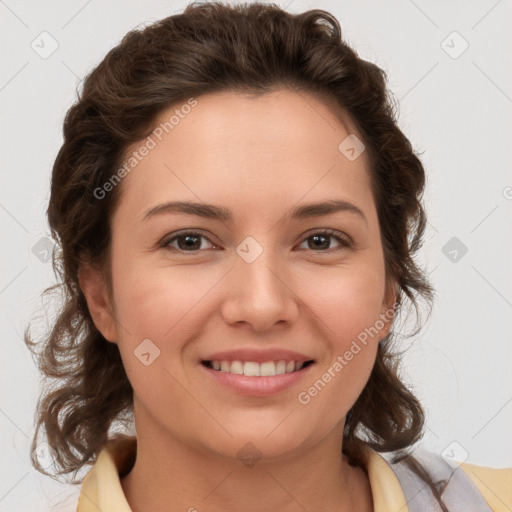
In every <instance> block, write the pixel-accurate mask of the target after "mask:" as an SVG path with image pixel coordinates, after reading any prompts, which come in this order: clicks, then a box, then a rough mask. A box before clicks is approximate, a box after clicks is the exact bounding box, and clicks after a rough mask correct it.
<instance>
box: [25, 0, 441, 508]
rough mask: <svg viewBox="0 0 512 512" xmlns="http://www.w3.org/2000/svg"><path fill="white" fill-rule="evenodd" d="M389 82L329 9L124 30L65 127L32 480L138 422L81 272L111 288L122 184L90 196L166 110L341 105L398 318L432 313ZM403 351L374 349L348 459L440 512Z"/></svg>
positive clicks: (216, 13) (419, 218) (236, 9)
mask: <svg viewBox="0 0 512 512" xmlns="http://www.w3.org/2000/svg"><path fill="white" fill-rule="evenodd" d="M386 80H387V75H386V73H385V72H384V71H383V70H382V69H380V68H379V67H378V66H376V65H375V64H373V63H371V62H368V61H366V60H363V59H362V58H360V57H359V56H358V55H357V53H356V52H355V51H354V50H353V49H352V48H351V47H349V46H348V44H347V43H346V42H345V41H344V40H343V38H342V36H341V28H340V25H339V23H338V21H337V20H336V19H335V18H334V17H333V15H332V14H330V13H328V12H326V11H323V10H319V9H315V10H309V11H307V12H304V13H301V14H291V13H288V12H285V11H284V10H282V9H281V8H280V7H278V6H277V5H274V4H259V3H252V4H244V5H236V6H229V5H226V4H222V3H217V2H212V3H207V4H197V3H192V4H190V5H188V6H187V7H186V9H185V10H184V12H183V13H181V14H178V15H173V16H169V17H167V18H165V19H162V20H160V21H158V22H156V23H153V24H152V25H149V26H147V27H145V28H143V29H136V30H132V31H130V32H129V33H127V34H126V35H125V37H124V38H123V39H122V41H121V43H120V44H119V45H117V46H116V47H115V48H113V49H112V50H111V51H109V53H108V54H107V55H106V56H105V58H104V59H103V61H102V62H101V63H100V64H99V65H98V66H97V67H96V68H95V69H94V70H93V71H92V72H90V73H89V74H88V76H87V77H86V78H85V80H84V82H83V87H82V90H81V91H80V92H79V93H78V99H77V101H76V102H75V104H74V105H73V106H72V107H71V108H70V109H69V110H68V112H67V114H66V117H65V120H64V127H63V135H64V142H63V144H62V147H61V148H60V151H59V153H58V155H57V158H56V160H55V163H54V166H53V172H52V181H51V197H50V201H49V206H48V212H47V213H48V220H49V225H50V228H51V234H52V236H53V238H54V239H55V242H56V247H57V250H56V251H55V253H54V259H53V265H54V270H55V272H56V275H57V277H58V284H56V285H55V286H53V287H51V288H49V289H48V290H46V291H45V293H48V292H50V291H58V290H60V291H61V292H62V295H63V304H62V307H61V309H60V310H59V312H58V316H57V318H56V321H55V323H54V324H53V327H52V329H51V330H50V332H49V333H48V334H47V335H46V336H45V337H44V339H43V340H42V344H41V345H42V349H41V350H39V351H36V348H35V347H36V346H37V345H36V343H34V342H33V341H32V340H31V336H30V335H29V331H30V326H29V327H28V328H27V331H26V334H25V342H26V343H27V345H28V346H29V348H30V349H31V350H32V351H33V352H34V354H36V356H37V364H38V366H39V368H40V372H41V373H42V374H43V375H44V376H45V377H46V379H47V380H49V379H53V381H54V386H51V385H50V383H48V384H47V385H46V386H44V387H43V391H42V393H41V396H40V398H39V402H38V408H37V413H36V416H37V425H36V431H35V435H34V438H33V443H32V450H33V454H32V463H33V465H34V467H35V468H36V469H37V470H38V471H40V472H41V473H44V474H46V475H49V476H52V477H53V476H54V475H63V474H66V473H70V472H72V471H78V470H79V469H81V468H82V467H83V466H84V465H85V464H90V463H91V462H92V461H94V460H96V457H97V455H98V454H99V452H100V451H101V449H102V448H103V447H104V445H105V444H106V442H107V441H108V440H110V439H113V438H115V437H116V435H119V433H117V434H114V433H113V427H114V426H115V425H116V424H119V422H121V423H123V424H124V425H128V424H130V422H131V421H132V418H133V390H132V387H131V385H130V382H129V380H128V378H127V376H126V373H125V370H124V367H123V364H122V360H121V357H120V353H119V349H118V346H117V345H116V344H114V343H108V342H107V341H106V340H105V338H104V337H103V336H102V334H101V333H100V332H99V331H98V329H97V328H96V327H95V325H94V323H93V320H92V318H91V315H90V313H89V310H88V307H87V303H86V300H85V297H84V294H83V293H82V291H81V288H80V285H79V280H78V271H79V268H80V265H81V264H83V262H86V261H87V262H90V263H92V264H94V265H96V266H97V267H98V268H101V269H102V270H103V271H104V273H105V276H106V278H107V282H110V277H109V265H110V260H109V248H110V239H111V231H110V223H109V221H110V219H111V216H112V213H113V211H114V209H115V208H116V205H117V204H118V201H119V199H120V197H121V194H122V184H120V185H119V186H116V187H114V189H113V190H112V191H111V192H110V193H109V194H107V195H106V197H105V198H103V199H101V200H100V199H98V198H97V194H95V190H97V189H98V188H99V187H102V185H103V184H104V183H105V182H106V181H107V180H108V179H109V178H110V177H111V176H112V175H113V171H114V170H115V169H118V168H119V167H120V165H122V162H123V161H124V159H125V156H126V153H127V150H128V148H129V147H130V146H131V145H133V144H134V143H136V142H137V141H140V140H141V139H142V138H143V137H144V136H146V135H147V134H148V133H149V132H150V131H151V129H152V123H154V121H155V118H156V117H157V115H158V114H159V113H160V112H162V111H163V110H164V109H166V108H168V107H170V106H172V105H174V104H177V103H179V102H183V101H186V100H187V99H188V98H190V97H198V96H200V95H202V94H206V93H213V92H220V91H233V92H252V93H256V94H262V93H266V92H269V91H272V90H274V89H276V88H289V89H292V90H295V91H299V92H306V93H309V94H314V95H316V96H317V97H319V98H321V99H323V101H325V102H328V103H329V104H330V105H334V106H336V107H339V109H338V108H336V109H335V110H336V111H337V112H338V111H339V112H340V113H341V112H343V115H344V116H346V117H345V119H346V118H348V119H349V120H350V121H351V122H352V123H353V125H354V126H355V127H356V128H357V130H358V132H359V134H360V136H361V138H362V140H363V142H364V144H365V146H366V151H367V155H368V157H369V172H370V176H371V183H372V191H373V195H374V199H375V203H376V207H377V212H378V218H379V226H380V230H381V239H382V246H383V251H384V259H385V270H386V278H387V280H388V282H393V283H395V284H396V285H397V287H398V288H397V289H398V292H397V294H398V300H397V304H398V310H403V308H404V306H405V301H408V303H409V304H408V305H409V306H410V305H412V306H414V308H415V309H416V312H418V311H419V309H420V308H419V300H420V299H421V300H423V301H425V303H426V304H427V305H428V306H429V307H430V306H431V304H432V299H433V290H432V287H431V286H430V284H429V282H428V280H427V277H426V275H425V274H424V272H423V271H422V270H421V269H420V268H419V267H418V266H417V264H416V263H415V261H414V255H415V253H416V252H417V250H418V249H419V248H420V246H421V242H422V239H423V233H424V229H425V224H426V217H425V212H424V209H423V207H422V194H423V189H424V186H425V172H424V168H423V166H422V163H421V161H420V159H419V157H418V155H417V154H416V153H415V151H414V150H413V148H412V146H411V143H410V142H409V140H408V139H407V138H406V136H405V135H404V134H403V133H402V131H401V130H400V129H399V128H398V126H397V117H398V116H397V108H396V102H395V101H394V99H393V98H392V96H391V94H390V93H389V91H388V90H387V87H386ZM340 113H338V114H337V115H338V117H339V118H340V122H343V118H342V116H341V114H340ZM395 340H396V334H395V333H391V334H390V335H388V337H387V338H386V339H384V340H383V342H381V343H380V344H379V348H378V353H377V356H376V361H375V365H374V367H373V370H372V373H371V376H370V378H369V380H368V382H367V384H366V386H365V388H364V389H363V391H362V393H361V395H360V396H359V398H358V400H357V401H356V403H355V404H354V406H353V407H352V408H351V410H350V411H349V413H348V414H347V418H346V425H345V431H344V440H343V452H344V453H345V454H346V456H347V457H348V459H349V461H350V463H351V464H353V465H359V466H364V464H365V461H366V459H365V447H366V446H370V447H371V448H373V449H374V450H377V451H379V452H396V457H395V460H396V461H397V460H402V459H405V460H406V461H407V463H408V464H409V465H410V467H411V468H412V469H413V470H414V471H416V472H417V473H418V474H420V473H421V474H422V475H423V476H424V478H425V480H427V482H429V485H430V487H431V488H432V490H433V491H434V494H435V495H436V497H437V498H438V501H439V502H440V503H441V505H442V507H443V510H446V509H445V508H444V505H443V504H442V500H441V499H440V496H439V492H438V491H437V490H436V488H435V486H434V485H433V484H432V482H431V481H430V479H429V476H428V475H427V474H426V473H425V472H424V471H422V468H421V467H419V466H418V464H417V463H416V461H415V459H414V457H412V455H410V454H409V453H407V450H408V448H410V447H411V446H412V445H413V444H415V443H416V442H417V441H418V440H419V439H420V438H421V437H422V435H423V428H424V421H425V417H424V412H423V410H422V407H421V405H420V403H419V401H418V400H417V398H416V397H415V396H414V395H413V393H412V392H411V390H409V389H408V388H407V387H406V385H404V383H403V382H402V381H401V379H400V378H399V373H398V370H399V363H400V360H401V357H400V356H401V353H399V352H396V351H395V350H394V349H393V348H392V341H395ZM42 427H44V431H45V435H46V439H47V442H48V444H49V446H50V447H51V448H52V450H53V452H54V464H55V466H56V468H55V469H58V470H56V471H55V472H54V473H49V472H46V471H45V469H44V468H43V467H42V466H41V465H40V464H39V461H38V458H37V455H36V450H35V448H36V446H37V444H38V437H39V436H38V434H39V431H40V429H41V428H42Z"/></svg>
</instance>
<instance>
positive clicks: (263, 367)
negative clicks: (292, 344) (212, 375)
mask: <svg viewBox="0 0 512 512" xmlns="http://www.w3.org/2000/svg"><path fill="white" fill-rule="evenodd" d="M303 366H304V363H303V362H300V363H299V362H296V361H288V362H286V361H283V360H281V361H267V362H265V363H261V364H260V363H256V362H254V361H245V362H242V361H211V367H212V368H213V369H214V370H218V371H221V372H228V373H234V374H236V375H245V376H247V377H273V376H275V375H283V374H284V373H292V372H296V371H298V370H300V369H301V368H302V367H303Z"/></svg>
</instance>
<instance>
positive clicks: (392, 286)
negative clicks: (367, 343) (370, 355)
mask: <svg viewBox="0 0 512 512" xmlns="http://www.w3.org/2000/svg"><path fill="white" fill-rule="evenodd" d="M397 298H398V284H397V283H395V282H390V283H388V284H387V286H386V292H385V294H384V299H383V301H382V308H381V311H380V319H381V320H382V321H383V322H384V327H383V328H382V329H381V330H380V332H379V341H380V340H382V339H384V338H385V337H386V336H387V335H388V334H389V331H390V330H391V326H392V325H393V320H394V318H395V314H396V308H397V303H396V301H397Z"/></svg>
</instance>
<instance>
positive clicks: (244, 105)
mask: <svg viewBox="0 0 512 512" xmlns="http://www.w3.org/2000/svg"><path fill="white" fill-rule="evenodd" d="M191 105H193V106H191ZM354 134H356V132H355V130H353V129H352V125H351V123H350V120H349V119H348V118H347V119H342V120H340V119H339V118H338V117H337V116H336V115H335V112H334V106H333V105H332V104H329V103H326V102H325V101H322V100H320V99H319V98H317V97H315V96H313V95H311V94H308V93H305V92H300V93H299V92H294V91H290V90H277V91H273V92H269V93H265V94H263V95H258V96H256V95H250V94H242V93H236V92H221V93H215V94H208V95H204V96H199V97H197V98H195V99H194V101H193V102H190V101H188V102H187V101H184V102H183V103H181V104H175V105H173V106H172V107H170V108H168V109H166V110H164V111H162V112H161V113H160V114H159V116H158V117H157V118H156V120H155V123H154V130H153V132H152V134H150V136H149V138H148V139H144V140H142V141H141V142H139V143H137V144H135V145H133V146H132V147H131V148H130V149H129V151H128V154H131V152H132V151H137V150H138V149H139V148H141V147H142V146H144V145H146V146H152V148H151V149H150V150H149V151H146V152H145V153H146V155H145V156H144V157H143V158H141V159H140V162H138V163H137V165H136V167H134V169H133V170H132V171H131V172H130V173H129V175H128V176H127V177H126V178H125V179H124V180H123V184H122V185H123V189H127V190H124V194H123V195H124V196H126V199H127V200H128V201H129V202H130V206H131V208H132V209H133V208H135V209H137V208H138V209H139V210H141V209H142V208H147V207H148V206H149V204H148V203H156V202H158V201H163V200H169V199H176V198H180V199H181V198H183V197H184V196H186V197H187V198H188V199H189V200H194V201H201V200H205V201H206V202H225V200H226V198H227V197H230V198H231V199H233V200H234V199H236V198H238V199H239V200H240V202H241V203H242V204H244V205H246V206H247V205H248V204H249V203H252V204H253V205H254V206H255V207H257V206H258V204H261V201H259V200H261V199H265V200H270V199H272V200H274V201H278V202H279V201H282V200H284V199H285V196H286V198H287V200H289V201H293V200H295V201H299V200H300V199H301V198H302V197H304V198H305V199H307V200H308V201H314V200H316V199H318V198H320V197H321V198H322V199H324V198H325V195H326V193H330V194H331V195H333V196H337V198H340V197H339V196H340V194H336V192H340V193H341V195H342V196H343V195H345V196H354V195H356V196H360V198H361V199H364V198H363V196H366V199H368V197H367V196H368V194H370V182H369V175H368V173H367V169H366V165H367V160H366V154H365V153H364V152H363V153H362V154H361V155H360V157H359V158H357V159H355V160H353V161H351V160H349V159H347V157H346V156H345V155H344V154H343V153H342V152H341V151H340V148H339V146H340V143H342V142H343V141H344V140H346V139H347V137H348V136H349V135H354ZM356 136H357V134H356ZM359 138H360V137H359ZM150 140H151V142H149V141H150ZM170 195H171V196H172V197H169V196H170ZM306 196H307V197H306Z"/></svg>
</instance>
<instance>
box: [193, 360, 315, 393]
mask: <svg viewBox="0 0 512 512" xmlns="http://www.w3.org/2000/svg"><path fill="white" fill-rule="evenodd" d="M200 366H201V368H202V369H203V370H205V371H207V372H208V373H209V375H211V376H212V378H214V379H215V380H216V381H217V382H219V383H220V384H222V385H223V386H226V387H227V388H230V389H232V390H233V391H236V392H237V393H240V394H242V395H249V396H271V395H275V394H277V393H281V392H282V391H285V390H287V389H289V388H290V387H292V386H293V385H295V384H297V383H298V382H299V381H300V380H301V379H302V378H303V377H304V376H305V375H306V374H307V373H309V370H310V369H311V367H312V366H314V363H312V364H309V365H308V366H306V367H305V368H301V369H300V370H298V371H296V372H291V373H283V374H282V375H274V376H270V377H248V376H246V375H236V374H235V373H229V372H221V371H219V370H214V369H213V368H208V367H206V366H204V365H203V364H200Z"/></svg>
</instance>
